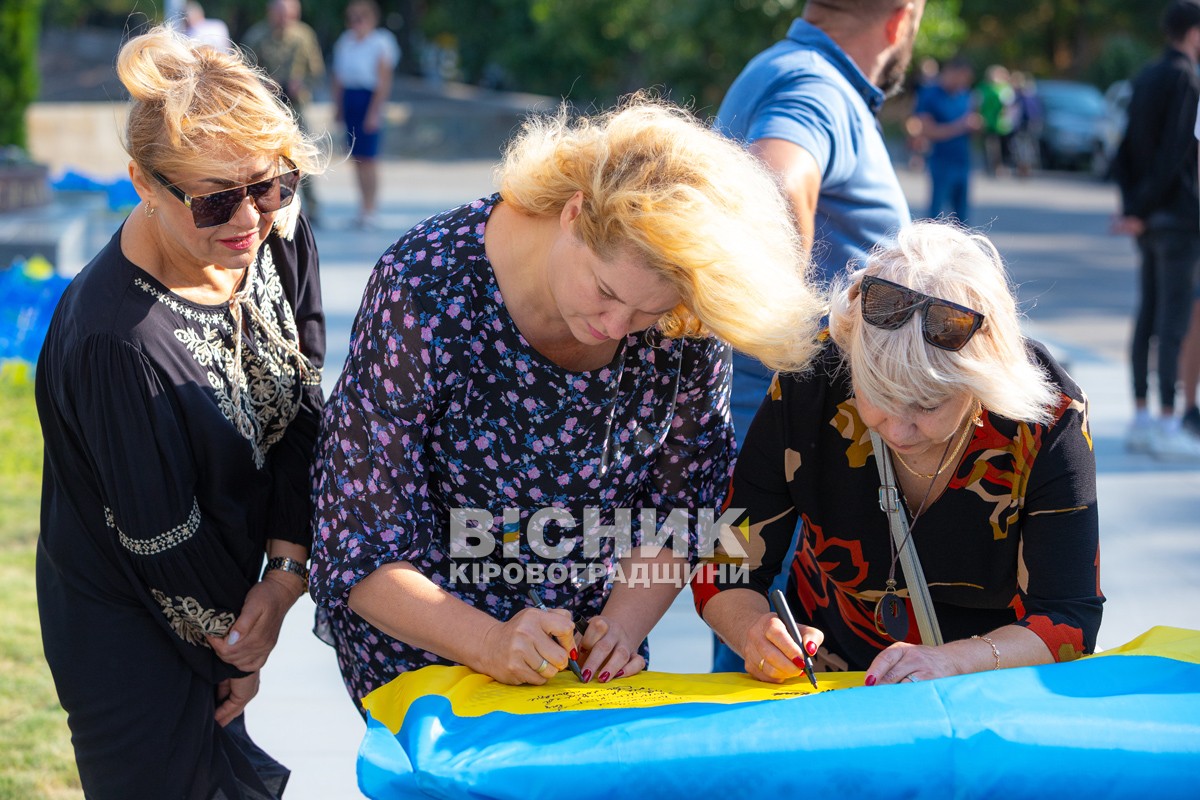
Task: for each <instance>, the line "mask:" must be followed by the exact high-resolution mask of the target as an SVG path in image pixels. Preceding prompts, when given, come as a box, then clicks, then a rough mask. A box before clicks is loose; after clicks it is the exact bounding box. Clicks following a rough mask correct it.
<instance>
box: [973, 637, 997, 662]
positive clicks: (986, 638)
mask: <svg viewBox="0 0 1200 800" xmlns="http://www.w3.org/2000/svg"><path fill="white" fill-rule="evenodd" d="M971 638H972V639H978V640H979V641H981V642H987V643H988V646H989V647H991V648H992V658H994V659H996V666H994V667H992V669H994V670H995V669H1000V648H999V647H996V643H995V642H993V641H992V640H991V639H989V638H988V637H986V636H972V637H971Z"/></svg>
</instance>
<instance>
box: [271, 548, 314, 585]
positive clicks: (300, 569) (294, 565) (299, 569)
mask: <svg viewBox="0 0 1200 800" xmlns="http://www.w3.org/2000/svg"><path fill="white" fill-rule="evenodd" d="M273 569H281V570H283V571H284V572H290V573H292V574H293V575H295V576H296V577H297V578H299V579H300V580H302V581H304V585H305V587H307V586H308V567H306V566H304V562H303V561H297V560H296V559H294V558H287V557H286V556H276V557H275V558H268V559H267V566H266V568H265V569H263V575H264V576H266V574H267V573H268V572H270V571H271V570H273Z"/></svg>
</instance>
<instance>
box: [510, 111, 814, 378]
mask: <svg viewBox="0 0 1200 800" xmlns="http://www.w3.org/2000/svg"><path fill="white" fill-rule="evenodd" d="M496 172H497V182H498V183H499V185H500V194H501V196H502V197H503V198H504V200H505V202H509V203H512V204H513V206H514V207H516V208H517V209H519V210H520V211H522V212H523V213H526V214H529V215H532V216H537V217H547V216H557V215H558V214H559V213H560V212H561V211H562V209H563V207H564V206H565V205H566V203H567V201H569V200H570V199H571V198H572V197H573V196H574V195H575V193H576V192H581V193H582V196H583V207H582V211H581V213H580V215H579V217H578V218H577V219H576V220H575V234H576V235H577V236H578V237H579V238H580V240H581V241H582V242H583V243H584V244H586V245H587V247H588V248H590V249H591V250H592V252H594V253H595V254H596V255H597V256H599V257H600V258H601V259H604V260H609V259H612V258H614V257H617V256H618V255H621V254H626V253H629V252H633V253H634V254H636V255H637V256H640V257H641V258H642V259H644V261H645V262H646V264H647V266H648V267H649V268H650V269H651V270H654V271H656V272H658V273H659V274H661V275H663V276H664V277H665V278H666V280H667V281H668V282H669V283H670V284H671V285H672V286H673V287H674V288H675V289H676V290H677V291H678V292H679V294H680V296H681V297H682V303H681V304H680V306H679V307H677V308H676V309H674V310H673V311H671V312H669V313H667V314H666V315H664V316H663V317H662V318H661V319H660V320H659V321H658V323H657V327H658V328H659V329H660V330H661V331H662V332H663V333H664V334H665V335H667V336H672V337H675V336H704V335H708V334H712V335H715V336H717V337H719V338H721V339H723V340H725V341H727V342H729V343H730V344H732V345H733V346H734V347H735V348H737V349H738V350H740V351H742V352H744V353H747V354H749V355H751V356H754V357H755V358H757V359H759V360H760V361H762V362H763V363H764V364H766V365H767V366H768V367H770V368H772V369H777V370H782V371H801V370H803V369H804V368H805V367H806V366H807V365H808V363H809V361H810V360H811V359H812V357H813V355H814V354H815V352H816V350H817V348H818V345H817V343H816V341H815V334H816V332H817V330H818V326H819V323H820V318H821V315H822V313H823V309H824V306H823V302H822V299H821V297H820V295H819V294H818V292H817V291H816V290H815V289H813V288H812V286H811V285H810V284H809V282H808V280H807V275H808V273H809V268H810V267H809V264H808V263H806V262H805V261H804V259H803V257H802V256H801V253H802V250H801V247H800V242H799V237H798V236H797V234H796V231H795V226H794V223H793V222H792V217H791V213H790V211H789V209H788V206H787V203H786V201H785V200H784V197H783V195H782V193H781V191H780V189H779V186H778V184H777V183H776V181H775V179H774V178H773V177H772V176H771V175H770V174H769V173H768V172H767V171H766V169H765V168H764V167H763V166H762V165H761V164H760V163H759V161H758V160H757V159H756V158H754V157H753V156H751V155H750V154H749V153H747V152H746V151H745V150H744V149H743V148H741V147H739V146H738V145H737V144H735V143H734V142H732V141H730V140H727V139H725V138H724V137H722V136H720V135H719V134H717V133H715V132H713V131H711V130H710V129H708V128H706V127H705V126H704V125H703V124H702V123H701V122H699V121H698V120H697V119H695V118H694V117H693V116H692V115H691V114H689V113H688V112H687V111H686V110H684V109H682V108H679V107H677V106H674V105H671V104H669V103H667V102H665V101H662V100H657V99H654V98H651V97H648V96H646V95H643V94H636V95H633V96H630V97H628V98H626V99H625V100H623V101H622V102H621V103H620V104H619V105H618V106H617V107H616V108H615V109H613V110H611V111H608V112H606V113H603V114H599V115H596V116H593V117H582V118H576V119H572V117H571V116H570V115H569V114H568V112H567V110H566V109H565V108H563V109H560V110H559V112H558V113H557V114H556V115H552V116H543V117H532V118H530V119H528V120H527V121H526V122H525V124H524V126H523V127H522V129H521V131H520V132H519V133H518V135H517V136H516V137H515V138H514V139H513V140H512V141H511V142H510V143H509V144H508V146H507V148H506V149H505V154H504V160H503V162H502V163H501V164H500V166H499V167H497V170H496Z"/></svg>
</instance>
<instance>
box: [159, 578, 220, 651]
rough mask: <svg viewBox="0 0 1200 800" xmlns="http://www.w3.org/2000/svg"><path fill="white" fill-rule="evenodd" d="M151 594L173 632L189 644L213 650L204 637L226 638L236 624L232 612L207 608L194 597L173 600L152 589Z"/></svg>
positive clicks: (177, 597)
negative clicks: (160, 607)
mask: <svg viewBox="0 0 1200 800" xmlns="http://www.w3.org/2000/svg"><path fill="white" fill-rule="evenodd" d="M150 594H152V595H153V596H154V599H155V600H157V601H158V604H159V605H160V606H162V612H163V615H164V616H166V618H167V622H168V623H170V625H171V630H173V631H175V633H176V634H177V635H178V636H179V638H180V639H183V640H184V641H185V642H187V643H188V644H194V645H198V646H200V647H208V648H211V647H212V646H211V645H210V644H209V643H208V640H207V639H206V638H204V637H205V636H224V635H225V634H226V633H228V632H229V628H230V627H231V626H232V625H233V623H234V619H235V617H234V616H233V614H232V613H231V612H229V611H221V612H218V611H217V610H216V609H213V608H205V607H204V606H202V605H200V603H199V601H197V600H196V598H194V597H179V596H178V595H177V596H175V597H174V598H171V597H168V596H167V595H166V594H164V593H162V592H160V591H159V590H158V589H151V590H150Z"/></svg>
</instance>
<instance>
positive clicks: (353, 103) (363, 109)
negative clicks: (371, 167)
mask: <svg viewBox="0 0 1200 800" xmlns="http://www.w3.org/2000/svg"><path fill="white" fill-rule="evenodd" d="M374 94H375V92H374V91H373V90H371V89H345V90H343V92H342V120H343V121H344V122H345V123H346V147H347V148H349V150H350V155H351V156H353V157H354V158H375V156H377V155H379V134H380V132H381V131H379V130H376V131H373V132H371V133H368V132H367V131H364V130H363V122H364V121H365V120H366V118H367V108H368V107H370V105H371V96H372V95H374ZM382 127H383V123H382V120H381V121H380V128H382Z"/></svg>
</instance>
